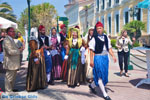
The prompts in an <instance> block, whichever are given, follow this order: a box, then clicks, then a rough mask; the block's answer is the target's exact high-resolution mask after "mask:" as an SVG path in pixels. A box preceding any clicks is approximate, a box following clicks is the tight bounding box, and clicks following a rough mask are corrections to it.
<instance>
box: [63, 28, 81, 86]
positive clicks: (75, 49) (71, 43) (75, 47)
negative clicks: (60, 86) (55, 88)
mask: <svg viewBox="0 0 150 100" xmlns="http://www.w3.org/2000/svg"><path fill="white" fill-rule="evenodd" d="M81 46H82V38H81V37H80V33H79V30H78V29H76V28H73V29H72V36H71V38H70V39H68V49H69V52H68V53H69V54H67V53H66V56H65V57H66V58H67V56H68V55H69V58H68V68H69V70H68V80H67V85H68V86H69V87H75V86H77V85H79V84H80V66H81V54H80V48H81Z"/></svg>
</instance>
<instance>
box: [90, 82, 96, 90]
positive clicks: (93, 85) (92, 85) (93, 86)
mask: <svg viewBox="0 0 150 100" xmlns="http://www.w3.org/2000/svg"><path fill="white" fill-rule="evenodd" d="M90 85H91V87H92V88H93V89H94V88H95V87H96V85H95V83H94V81H93V82H92V83H91V84H90Z"/></svg>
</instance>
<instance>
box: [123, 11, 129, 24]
mask: <svg viewBox="0 0 150 100" xmlns="http://www.w3.org/2000/svg"><path fill="white" fill-rule="evenodd" d="M128 15H129V13H128V11H126V12H125V16H124V17H125V24H127V23H128V22H129V16H128Z"/></svg>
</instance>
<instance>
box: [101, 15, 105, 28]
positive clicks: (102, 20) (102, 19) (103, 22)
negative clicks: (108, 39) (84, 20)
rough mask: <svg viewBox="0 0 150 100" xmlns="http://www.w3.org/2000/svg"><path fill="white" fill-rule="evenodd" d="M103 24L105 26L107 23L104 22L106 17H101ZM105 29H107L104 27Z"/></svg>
mask: <svg viewBox="0 0 150 100" xmlns="http://www.w3.org/2000/svg"><path fill="white" fill-rule="evenodd" d="M101 22H102V23H103V26H105V22H104V16H103V17H101ZM104 28H105V27H104Z"/></svg>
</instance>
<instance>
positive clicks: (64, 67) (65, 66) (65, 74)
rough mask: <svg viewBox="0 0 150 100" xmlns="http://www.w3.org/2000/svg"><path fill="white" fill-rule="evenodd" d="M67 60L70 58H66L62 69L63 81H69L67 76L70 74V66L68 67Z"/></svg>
mask: <svg viewBox="0 0 150 100" xmlns="http://www.w3.org/2000/svg"><path fill="white" fill-rule="evenodd" d="M67 61H68V60H64V61H63V64H62V70H61V79H62V80H63V81H67V76H68V74H67V73H68V67H67Z"/></svg>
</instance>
